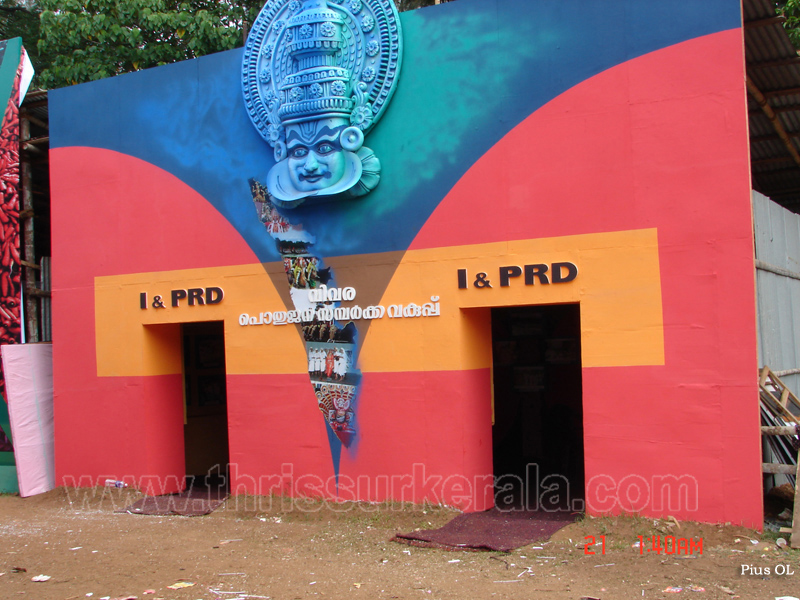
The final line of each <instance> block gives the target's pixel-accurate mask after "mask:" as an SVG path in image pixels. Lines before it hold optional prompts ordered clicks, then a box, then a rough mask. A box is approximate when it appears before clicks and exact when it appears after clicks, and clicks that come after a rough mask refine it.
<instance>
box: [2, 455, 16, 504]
mask: <svg viewBox="0 0 800 600" xmlns="http://www.w3.org/2000/svg"><path fill="white" fill-rule="evenodd" d="M3 454H9V453H8V452H0V461H2V460H3V459H2V455H3ZM18 493H19V482H18V481H17V467H15V466H13V465H12V466H5V465H3V464H2V462H0V494H18Z"/></svg>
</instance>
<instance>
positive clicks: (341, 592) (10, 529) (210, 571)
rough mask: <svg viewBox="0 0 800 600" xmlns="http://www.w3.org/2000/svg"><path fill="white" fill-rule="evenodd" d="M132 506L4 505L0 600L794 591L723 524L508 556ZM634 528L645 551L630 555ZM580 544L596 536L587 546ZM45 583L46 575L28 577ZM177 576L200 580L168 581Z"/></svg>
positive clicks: (619, 528) (441, 519) (261, 515)
mask: <svg viewBox="0 0 800 600" xmlns="http://www.w3.org/2000/svg"><path fill="white" fill-rule="evenodd" d="M139 497H140V496H139V495H138V494H137V492H135V491H132V490H127V489H123V490H117V489H104V488H98V489H80V490H76V489H71V490H67V489H57V490H54V491H52V492H49V493H47V494H42V495H39V496H34V497H31V498H19V497H18V496H12V495H5V496H0V598H2V599H4V600H7V599H10V598H30V599H36V600H51V599H52V600H77V599H83V598H91V599H92V600H100V599H102V598H107V597H108V598H114V599H116V598H128V597H137V598H139V599H140V600H150V599H153V600H155V599H158V598H163V599H169V600H198V599H203V600H211V599H214V600H217V599H225V600H240V599H243V598H273V599H279V600H282V599H289V600H292V599H295V598H297V599H305V598H313V597H318V598H345V597H347V598H355V599H358V598H364V599H369V600H372V599H384V598H386V599H394V598H397V599H412V600H414V599H426V598H431V599H438V598H443V599H445V598H459V599H462V598H470V599H471V598H498V599H502V598H509V599H512V598H513V599H520V600H521V599H531V598H533V599H540V598H541V599H565V600H566V599H569V600H580V599H581V598H592V599H594V598H599V599H602V600H609V599H633V598H650V599H653V598H682V597H686V596H688V597H690V598H694V599H697V600H700V599H712V598H723V599H729V598H742V599H748V600H749V599H761V598H768V599H770V600H772V599H773V598H776V597H781V596H800V551H799V550H787V549H785V548H783V549H782V548H780V547H779V546H778V545H777V544H776V538H777V537H778V536H777V534H770V533H765V534H763V535H762V534H759V533H757V532H755V531H753V530H747V529H743V528H740V527H735V526H731V525H726V526H723V525H700V524H696V523H676V522H673V521H671V520H666V521H664V520H662V521H654V520H652V519H645V518H642V517H614V518H609V517H603V518H584V519H582V520H580V521H578V522H576V523H575V524H572V525H569V526H568V527H566V528H564V529H562V530H560V531H559V532H557V533H556V534H555V535H554V536H553V538H552V539H551V540H550V541H549V542H547V543H538V544H533V545H531V546H526V547H524V548H521V549H519V550H516V551H514V552H512V553H509V554H501V553H493V552H449V551H444V550H436V549H427V548H416V547H410V546H406V545H403V544H398V543H396V542H391V541H389V540H390V539H391V537H392V536H393V535H394V534H395V533H396V532H400V531H411V530H413V529H415V528H422V529H426V528H432V527H437V526H440V525H442V524H444V523H446V522H447V521H448V520H449V519H450V518H452V517H453V516H454V514H455V513H454V512H452V511H450V510H448V509H445V508H441V507H422V506H409V505H404V506H401V505H389V504H383V505H368V504H366V505H365V504H344V505H331V504H327V503H322V502H317V501H294V502H292V501H289V500H287V499H282V498H279V497H273V498H270V497H235V498H230V499H228V501H227V502H226V504H225V505H223V507H222V508H220V509H218V510H217V511H216V512H214V513H212V514H211V515H208V516H204V517H177V516H171V517H153V516H143V515H134V514H128V513H119V512H115V511H118V510H120V509H123V508H124V507H125V506H127V505H128V504H129V503H131V502H133V501H134V500H136V499H138V498H139ZM640 535H641V536H644V538H645V540H646V545H645V550H644V551H640V549H639V548H637V547H634V544H635V543H636V542H637V541H638V540H639V538H638V536H640ZM652 535H660V536H662V539H663V538H664V537H665V536H668V535H671V536H674V537H675V538H676V539H677V540H678V541H679V545H678V548H679V553H671V554H665V553H663V552H662V553H655V552H652V551H651V552H647V551H646V549H652V542H651V541H649V539H648V538H649V537H650V536H652ZM587 536H594V540H595V545H594V546H591V547H590V548H588V549H587V548H584V545H585V544H586V543H587V541H588V542H591V538H588V539H587ZM603 536H604V537H603ZM681 539H684V540H687V542H686V547H685V548H683V549H681V544H680V540H681ZM701 539H702V554H701V553H700V551H699V549H698V548H697V544H698V542H699V541H700V540H701ZM688 540H694V543H695V547H694V549H693V552H692V554H688V552H689V549H691V542H688ZM603 541H604V542H605V548H604V550H605V553H603V546H602V542H603ZM592 551H593V552H594V554H590V552H592ZM743 566H744V567H747V568H748V569H749V572H748V573H747V574H744V575H743V574H742V569H743ZM767 569H769V571H767ZM38 575H47V576H49V577H50V579H48V580H47V581H42V582H34V581H32V578H34V577H36V576H38ZM180 582H184V583H190V584H193V585H190V586H187V587H182V588H179V589H171V588H170V587H168V586H174V585H175V584H176V583H180ZM670 587H672V588H673V591H666V590H668V589H669V588H670ZM675 588H680V591H674V589H675Z"/></svg>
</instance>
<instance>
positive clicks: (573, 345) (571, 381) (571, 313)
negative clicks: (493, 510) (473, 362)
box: [492, 304, 584, 511]
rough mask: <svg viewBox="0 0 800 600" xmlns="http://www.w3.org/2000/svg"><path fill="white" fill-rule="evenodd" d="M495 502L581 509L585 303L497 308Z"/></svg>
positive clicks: (494, 336)
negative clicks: (582, 313)
mask: <svg viewBox="0 0 800 600" xmlns="http://www.w3.org/2000/svg"><path fill="white" fill-rule="evenodd" d="M492 349H493V360H494V388H493V389H494V395H493V411H492V412H493V427H492V450H493V456H494V465H493V466H494V474H495V505H496V506H497V507H498V508H500V509H503V508H506V509H523V508H524V509H530V510H551V511H553V510H570V511H582V510H583V508H584V506H583V501H584V453H583V393H582V384H581V328H580V305H578V304H556V305H549V306H524V307H520V306H515V307H507V308H493V309H492Z"/></svg>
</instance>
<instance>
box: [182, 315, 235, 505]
mask: <svg viewBox="0 0 800 600" xmlns="http://www.w3.org/2000/svg"><path fill="white" fill-rule="evenodd" d="M181 342H182V346H183V390H184V392H183V395H184V427H183V439H184V452H185V458H186V479H187V487H192V488H198V487H204V488H209V489H211V490H219V491H224V489H227V485H228V463H229V461H230V454H229V451H228V399H227V386H226V381H225V377H226V373H225V325H224V323H223V322H222V321H211V322H202V323H184V324H182V325H181Z"/></svg>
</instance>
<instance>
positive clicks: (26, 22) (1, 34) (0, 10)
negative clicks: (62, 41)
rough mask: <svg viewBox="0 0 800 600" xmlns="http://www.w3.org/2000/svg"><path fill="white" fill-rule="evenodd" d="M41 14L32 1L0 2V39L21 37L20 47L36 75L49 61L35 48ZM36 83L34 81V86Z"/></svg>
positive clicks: (8, 0) (36, 4) (3, 0)
mask: <svg viewBox="0 0 800 600" xmlns="http://www.w3.org/2000/svg"><path fill="white" fill-rule="evenodd" d="M41 12H42V11H41V9H40V8H39V5H38V3H37V2H35V1H34V0H0V39H3V40H6V39H11V38H15V37H21V38H22V45H23V46H25V50H27V52H28V56H29V57H30V59H31V63H32V64H33V68H34V69H35V70H36V73H37V74H38V73H40V72H41V71H42V69H44V67H45V65H46V64H47V62H48V60H49V58H48V57H47V56H44V55H41V54H40V53H39V51H38V48H37V42H38V40H39V15H40V14H41ZM36 83H37V82H36V81H34V86H35V85H36Z"/></svg>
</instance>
